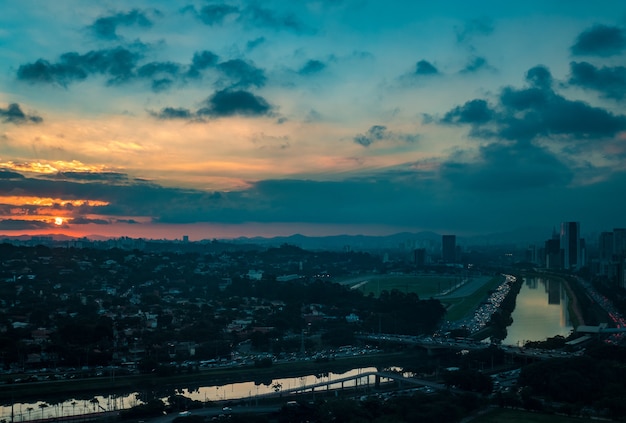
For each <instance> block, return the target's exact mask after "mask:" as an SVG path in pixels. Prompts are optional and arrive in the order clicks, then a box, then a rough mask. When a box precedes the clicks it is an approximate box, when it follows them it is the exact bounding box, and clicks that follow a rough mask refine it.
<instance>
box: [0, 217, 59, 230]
mask: <svg viewBox="0 0 626 423" xmlns="http://www.w3.org/2000/svg"><path fill="white" fill-rule="evenodd" d="M54 226H55V225H53V224H50V223H46V222H43V221H41V220H20V219H4V220H0V230H3V231H18V230H34V229H48V228H52V227H54Z"/></svg>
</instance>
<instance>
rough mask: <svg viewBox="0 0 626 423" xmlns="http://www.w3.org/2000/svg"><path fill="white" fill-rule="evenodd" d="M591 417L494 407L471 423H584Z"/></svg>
mask: <svg viewBox="0 0 626 423" xmlns="http://www.w3.org/2000/svg"><path fill="white" fill-rule="evenodd" d="M591 421H594V420H592V419H584V418H575V417H566V416H557V415H554V414H543V413H531V412H529V411H523V410H511V409H494V410H492V411H489V412H488V413H486V414H483V415H482V416H480V417H477V418H476V419H474V420H472V423H586V422H591Z"/></svg>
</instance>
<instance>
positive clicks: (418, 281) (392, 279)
mask: <svg viewBox="0 0 626 423" xmlns="http://www.w3.org/2000/svg"><path fill="white" fill-rule="evenodd" d="M458 282H460V277H454V276H430V275H419V276H414V275H408V276H401V275H400V276H373V277H371V278H369V279H368V280H367V282H366V283H364V284H362V285H360V286H359V287H358V288H357V289H359V290H360V291H361V292H363V294H365V295H369V294H370V293H373V294H374V296H376V297H378V296H379V295H380V293H381V292H383V291H389V292H391V291H392V290H394V289H397V290H398V291H401V292H404V293H409V292H414V293H416V294H417V295H418V296H419V297H420V298H422V299H428V298H431V297H434V296H435V295H438V294H439V293H440V292H442V291H443V290H445V289H449V288H450V287H452V286H454V284H456V283H458Z"/></svg>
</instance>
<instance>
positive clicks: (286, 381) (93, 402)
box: [0, 367, 376, 422]
mask: <svg viewBox="0 0 626 423" xmlns="http://www.w3.org/2000/svg"><path fill="white" fill-rule="evenodd" d="M374 371H376V368H375V367H366V368H358V369H352V370H350V371H348V372H345V373H323V374H317V375H305V376H299V377H291V378H281V379H271V380H266V381H263V382H259V381H257V382H254V381H250V382H239V383H230V384H226V385H212V386H201V387H196V388H181V389H172V393H177V394H180V395H183V396H185V397H188V398H191V399H192V400H195V401H202V402H207V401H225V400H226V401H228V400H240V399H253V398H254V397H255V396H256V395H264V394H268V393H273V392H281V391H282V392H284V391H289V390H291V389H295V388H303V387H305V386H309V385H314V384H316V383H321V382H332V381H334V380H339V379H342V378H345V377H349V376H358V375H360V374H363V373H367V372H374ZM365 383H367V381H364V380H363V381H358V380H357V381H356V382H352V385H349V384H345V386H346V387H348V386H360V385H362V384H365ZM341 387H342V384H341V383H337V384H332V385H330V387H329V388H328V389H339V388H341ZM324 389H326V388H324ZM143 397H145V395H144V394H141V393H139V392H133V393H130V394H125V395H120V396H101V395H96V396H94V397H93V398H92V399H80V400H78V399H68V400H65V401H59V402H57V403H54V404H50V403H47V402H44V401H37V402H32V403H26V402H23V403H22V402H17V403H14V404H13V406H11V405H8V406H0V421H1V420H4V421H6V422H25V421H31V420H39V419H42V418H46V419H47V418H50V419H52V418H60V417H68V416H82V415H87V414H91V413H96V412H104V411H117V410H124V409H127V408H131V407H134V406H136V405H139V404H142V403H144V401H142V398H143ZM167 398H168V397H167V396H163V397H161V399H162V400H163V401H164V402H165V403H167Z"/></svg>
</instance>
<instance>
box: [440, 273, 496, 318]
mask: <svg viewBox="0 0 626 423" xmlns="http://www.w3.org/2000/svg"><path fill="white" fill-rule="evenodd" d="M501 283H502V278H501V277H495V278H492V279H490V280H489V281H488V282H486V283H485V284H484V285H483V286H482V287H480V288H478V289H477V290H476V291H474V292H473V293H472V294H471V295H468V296H467V297H463V298H453V299H443V298H442V299H440V300H441V303H442V304H443V305H445V306H446V308H447V310H448V312H447V313H446V319H447V320H449V321H451V322H453V321H455V320H459V319H462V318H464V317H465V316H467V315H468V314H469V313H471V312H473V311H474V310H476V308H478V306H479V305H480V303H481V302H483V301H484V300H485V299H486V298H487V296H488V295H489V291H492V290H494V289H496V288H497V287H498V285H500V284H501Z"/></svg>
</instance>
